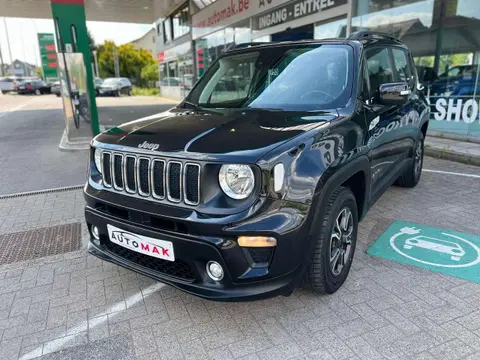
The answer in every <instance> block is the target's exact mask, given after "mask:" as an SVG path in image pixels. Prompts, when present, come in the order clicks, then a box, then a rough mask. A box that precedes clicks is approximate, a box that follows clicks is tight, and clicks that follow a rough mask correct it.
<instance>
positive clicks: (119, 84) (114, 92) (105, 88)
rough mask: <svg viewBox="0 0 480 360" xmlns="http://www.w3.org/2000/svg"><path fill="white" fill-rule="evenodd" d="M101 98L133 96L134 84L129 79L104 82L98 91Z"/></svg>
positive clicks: (112, 79) (109, 79) (110, 79)
mask: <svg viewBox="0 0 480 360" xmlns="http://www.w3.org/2000/svg"><path fill="white" fill-rule="evenodd" d="M98 93H99V95H100V96H102V95H107V96H120V95H121V94H126V95H128V96H131V95H132V83H131V82H130V80H128V79H127V78H108V79H105V81H103V83H102V84H101V85H100V87H99V89H98Z"/></svg>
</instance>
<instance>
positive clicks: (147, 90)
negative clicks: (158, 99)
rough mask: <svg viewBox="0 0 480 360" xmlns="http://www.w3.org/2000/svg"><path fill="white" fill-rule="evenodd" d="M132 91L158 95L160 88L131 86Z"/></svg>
mask: <svg viewBox="0 0 480 360" xmlns="http://www.w3.org/2000/svg"><path fill="white" fill-rule="evenodd" d="M132 93H133V95H141V96H158V95H160V89H158V88H138V87H133V90H132Z"/></svg>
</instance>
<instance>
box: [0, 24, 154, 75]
mask: <svg viewBox="0 0 480 360" xmlns="http://www.w3.org/2000/svg"><path fill="white" fill-rule="evenodd" d="M3 19H4V18H1V17H0V45H1V50H2V55H3V61H4V62H5V63H10V56H9V53H8V47H7V37H6V32H5V27H4V22H3ZM5 20H6V23H7V26H8V37H9V39H10V48H11V50H12V58H13V59H14V60H15V59H19V60H22V61H23V60H26V61H27V62H29V63H32V64H37V65H38V64H39V62H40V60H39V56H40V55H39V54H38V44H37V33H39V32H45V33H53V32H54V27H53V20H44V19H20V18H5ZM87 27H88V29H89V30H90V31H91V33H92V34H93V37H94V38H95V42H96V43H97V44H100V43H103V42H104V41H105V40H113V41H115V43H117V44H124V43H127V42H129V41H132V40H135V39H137V38H139V37H140V36H142V35H143V34H144V33H146V32H147V31H148V30H150V28H151V27H152V25H151V24H128V23H110V22H99V21H87ZM22 42H23V45H22Z"/></svg>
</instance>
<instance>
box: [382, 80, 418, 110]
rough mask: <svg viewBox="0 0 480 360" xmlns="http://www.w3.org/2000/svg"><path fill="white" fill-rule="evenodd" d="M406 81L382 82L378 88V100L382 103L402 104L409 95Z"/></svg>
mask: <svg viewBox="0 0 480 360" xmlns="http://www.w3.org/2000/svg"><path fill="white" fill-rule="evenodd" d="M410 92H411V91H410V88H409V87H408V84H407V83H404V82H400V83H388V84H382V85H380V87H379V88H378V100H379V103H380V104H382V105H403V104H405V103H406V102H407V99H408V96H409V95H410Z"/></svg>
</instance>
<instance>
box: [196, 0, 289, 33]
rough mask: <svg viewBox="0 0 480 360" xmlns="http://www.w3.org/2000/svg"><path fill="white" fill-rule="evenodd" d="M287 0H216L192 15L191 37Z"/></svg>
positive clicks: (235, 21) (243, 18)
mask: <svg viewBox="0 0 480 360" xmlns="http://www.w3.org/2000/svg"><path fill="white" fill-rule="evenodd" d="M287 1H288V0H217V1H215V2H213V3H212V4H211V5H209V6H207V7H206V8H205V9H202V10H200V11H199V12H197V13H195V14H193V15H192V24H193V37H194V38H197V37H199V36H202V35H203V34H205V33H209V32H211V30H216V29H220V28H222V27H224V26H227V25H231V24H234V23H237V22H239V21H241V20H245V19H248V18H250V17H252V16H254V15H257V14H260V13H261V12H263V11H267V10H270V9H272V8H274V7H275V6H279V5H282V4H284V3H286V2H287Z"/></svg>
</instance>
